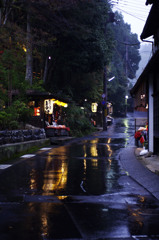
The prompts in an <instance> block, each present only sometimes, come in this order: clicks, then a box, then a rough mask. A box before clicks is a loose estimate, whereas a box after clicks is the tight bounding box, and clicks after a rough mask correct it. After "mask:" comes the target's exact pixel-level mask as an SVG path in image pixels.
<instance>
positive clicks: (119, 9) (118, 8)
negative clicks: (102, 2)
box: [116, 7, 145, 22]
mask: <svg viewBox="0 0 159 240" xmlns="http://www.w3.org/2000/svg"><path fill="white" fill-rule="evenodd" d="M116 8H117V9H118V10H120V11H122V12H124V13H126V14H128V15H130V16H132V17H134V18H137V19H138V20H141V21H143V22H145V20H144V19H141V18H139V17H137V16H135V15H133V14H131V13H128V12H127V11H124V10H123V9H121V8H118V7H116Z"/></svg>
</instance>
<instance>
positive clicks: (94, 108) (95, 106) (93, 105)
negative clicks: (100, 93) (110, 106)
mask: <svg viewBox="0 0 159 240" xmlns="http://www.w3.org/2000/svg"><path fill="white" fill-rule="evenodd" d="M97 107H98V104H97V103H92V106H91V109H92V112H94V113H95V112H97Z"/></svg>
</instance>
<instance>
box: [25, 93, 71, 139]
mask: <svg viewBox="0 0 159 240" xmlns="http://www.w3.org/2000/svg"><path fill="white" fill-rule="evenodd" d="M27 95H28V97H29V98H30V101H29V102H28V106H29V107H31V108H33V116H32V117H31V118H30V120H29V122H28V123H29V124H30V125H32V126H34V127H40V128H44V129H45V131H46V135H47V136H52V135H65V134H66V135H68V133H69V128H68V127H66V126H65V124H64V123H65V118H66V114H65V108H67V107H68V103H66V101H65V100H64V99H57V98H56V97H55V96H53V94H50V93H47V92H35V91H30V92H28V93H27Z"/></svg>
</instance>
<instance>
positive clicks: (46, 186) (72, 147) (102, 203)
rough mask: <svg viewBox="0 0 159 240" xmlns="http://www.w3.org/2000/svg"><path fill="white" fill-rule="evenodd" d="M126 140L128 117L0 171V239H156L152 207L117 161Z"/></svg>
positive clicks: (158, 215)
mask: <svg viewBox="0 0 159 240" xmlns="http://www.w3.org/2000/svg"><path fill="white" fill-rule="evenodd" d="M133 135H134V119H133V118H131V117H128V118H121V119H115V122H114V124H113V125H111V126H110V127H109V128H108V130H107V131H104V132H97V133H95V134H94V135H92V136H88V137H85V138H81V140H80V141H76V142H72V144H66V145H64V146H59V147H57V146H53V145H51V146H50V147H49V148H43V149H40V150H39V151H38V152H37V153H36V154H35V155H26V156H24V157H22V158H21V159H20V161H18V162H17V163H16V164H14V165H12V166H9V167H8V168H6V169H5V170H1V172H0V183H1V184H0V239H1V240H52V239H120V240H122V239H127V240H128V239H136V240H137V239H149V240H150V239H159V228H158V226H159V201H158V200H156V199H155V198H154V197H153V196H152V195H151V194H150V193H149V192H148V191H147V190H145V189H144V188H143V187H142V186H141V185H139V184H138V183H137V182H136V181H134V180H133V179H132V178H131V177H130V176H129V174H128V172H127V171H126V170H125V169H123V168H122V165H121V163H120V159H119V153H120V151H121V150H122V149H123V148H126V147H127V146H128V145H129V144H130V140H132V137H133ZM128 161H129V159H128ZM136 171H137V169H136Z"/></svg>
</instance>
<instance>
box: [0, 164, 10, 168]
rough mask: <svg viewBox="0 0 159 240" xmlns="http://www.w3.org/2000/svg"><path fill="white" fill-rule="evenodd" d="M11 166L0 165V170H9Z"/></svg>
mask: <svg viewBox="0 0 159 240" xmlns="http://www.w3.org/2000/svg"><path fill="white" fill-rule="evenodd" d="M11 166H12V165H10V164H0V169H6V168H9V167H11Z"/></svg>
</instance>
